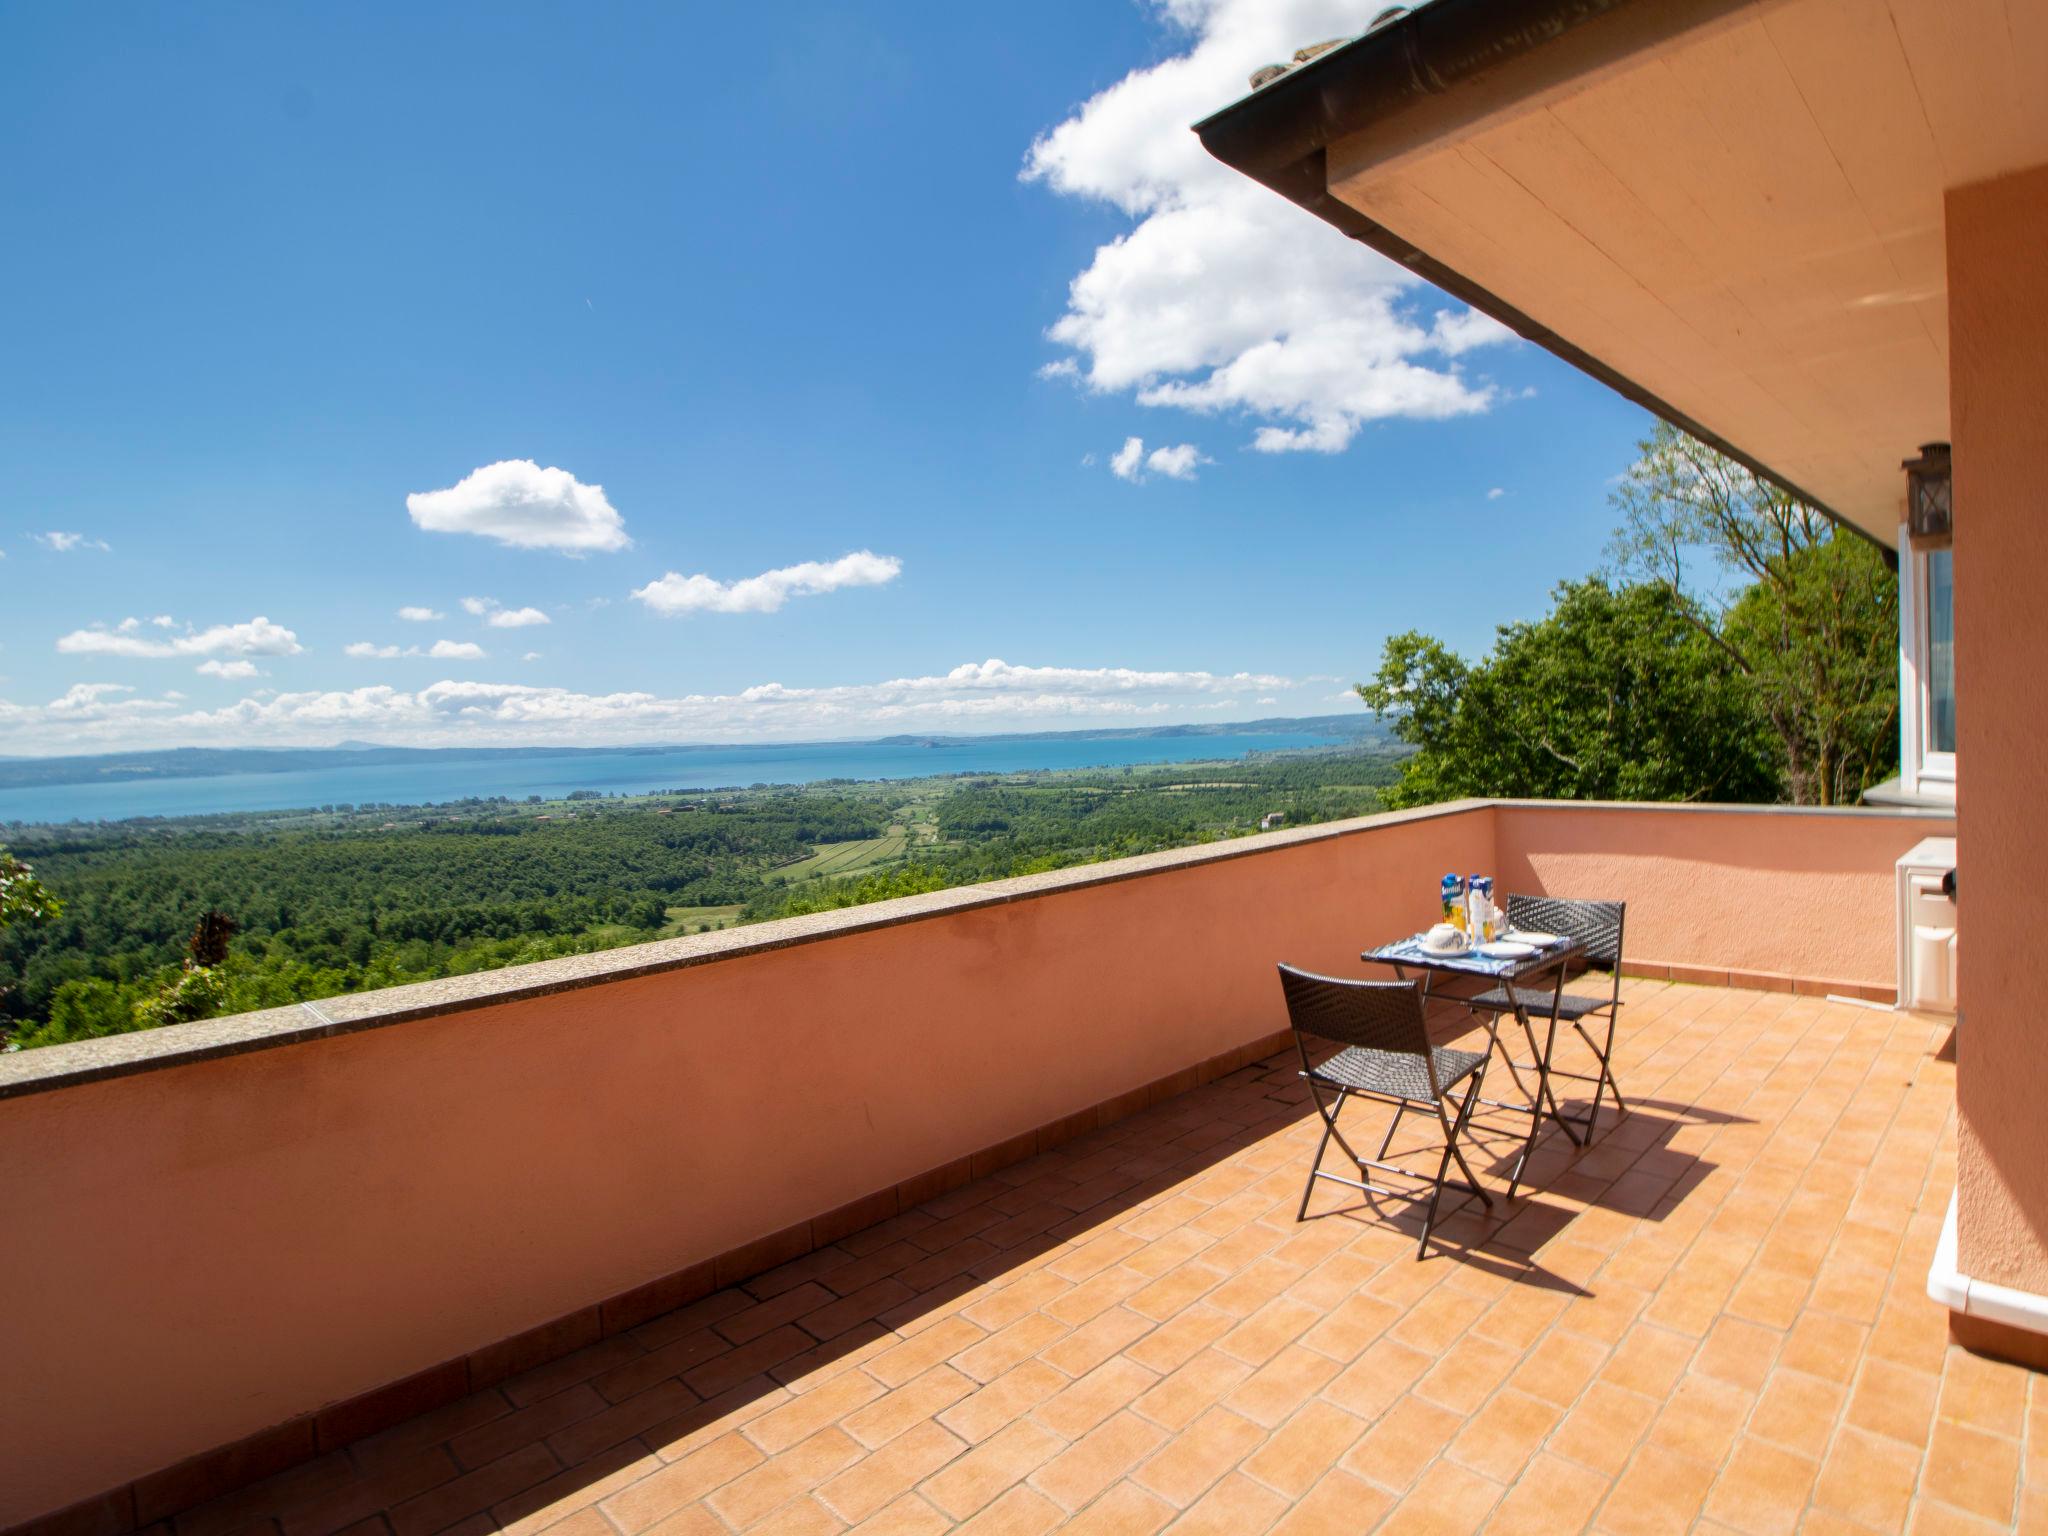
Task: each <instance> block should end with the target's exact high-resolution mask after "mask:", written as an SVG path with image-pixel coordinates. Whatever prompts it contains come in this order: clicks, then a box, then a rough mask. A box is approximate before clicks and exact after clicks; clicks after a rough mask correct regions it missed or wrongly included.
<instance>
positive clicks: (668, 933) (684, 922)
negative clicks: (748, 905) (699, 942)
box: [661, 903, 740, 939]
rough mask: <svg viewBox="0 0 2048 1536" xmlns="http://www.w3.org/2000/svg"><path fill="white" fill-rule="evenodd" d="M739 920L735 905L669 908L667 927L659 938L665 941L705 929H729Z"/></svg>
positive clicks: (736, 905) (738, 909)
mask: <svg viewBox="0 0 2048 1536" xmlns="http://www.w3.org/2000/svg"><path fill="white" fill-rule="evenodd" d="M739 920H740V906H739V905H738V904H737V903H735V904H734V905H732V906H729V907H670V908H669V909H668V926H666V927H665V928H663V929H662V930H661V936H662V937H663V938H665V939H666V938H674V937H675V936H676V935H678V934H684V933H697V932H699V931H701V930H703V929H706V928H730V927H731V926H732V925H733V924H734V923H736V922H738V921H739Z"/></svg>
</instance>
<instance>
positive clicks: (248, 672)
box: [192, 658, 263, 682]
mask: <svg viewBox="0 0 2048 1536" xmlns="http://www.w3.org/2000/svg"><path fill="white" fill-rule="evenodd" d="M192 670H193V671H195V672H197V673H198V674H199V675H200V676H201V677H218V678H220V679H222V680H223V681H228V682H234V681H239V680H240V679H242V678H248V677H261V676H263V673H262V671H261V670H259V669H258V667H257V665H256V663H255V662H253V661H245V660H240V659H238V660H235V661H221V660H219V659H218V658H216V659H215V660H213V661H202V662H201V663H199V665H198V666H196V667H194V668H193V669H192Z"/></svg>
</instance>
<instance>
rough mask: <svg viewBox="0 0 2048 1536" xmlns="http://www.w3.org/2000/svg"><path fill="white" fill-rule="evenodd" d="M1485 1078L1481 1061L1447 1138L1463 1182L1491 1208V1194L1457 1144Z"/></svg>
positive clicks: (1476, 1101)
mask: <svg viewBox="0 0 2048 1536" xmlns="http://www.w3.org/2000/svg"><path fill="white" fill-rule="evenodd" d="M1485 1080H1486V1063H1485V1062H1483V1061H1482V1062H1481V1063H1480V1064H1479V1070H1478V1071H1477V1072H1475V1073H1473V1075H1472V1081H1471V1083H1470V1084H1468V1085H1467V1087H1466V1089H1465V1098H1464V1101H1463V1102H1462V1103H1460V1104H1459V1105H1458V1118H1457V1122H1456V1124H1455V1125H1454V1126H1453V1127H1452V1128H1451V1130H1450V1133H1449V1140H1450V1145H1451V1153H1452V1155H1453V1156H1454V1157H1456V1158H1457V1160H1458V1167H1459V1168H1460V1169H1461V1170H1463V1172H1464V1175H1465V1182H1466V1183H1468V1184H1470V1185H1471V1186H1472V1192H1473V1193H1474V1194H1476V1195H1477V1196H1479V1199H1480V1202H1481V1203H1482V1204H1484V1205H1485V1206H1487V1207H1488V1208H1489V1209H1491V1208H1492V1206H1493V1196H1491V1195H1489V1194H1488V1193H1487V1192H1486V1187H1485V1186H1484V1185H1483V1184H1481V1183H1480V1182H1479V1176H1478V1175H1477V1174H1475V1173H1474V1172H1473V1171H1472V1165H1471V1164H1470V1163H1468V1162H1466V1161H1465V1153H1464V1149H1463V1148H1461V1147H1460V1146H1459V1145H1458V1142H1459V1140H1460V1139H1461V1138H1462V1137H1463V1136H1464V1134H1465V1128H1466V1127H1467V1126H1468V1125H1470V1124H1471V1121H1472V1106H1473V1105H1474V1104H1477V1103H1478V1102H1479V1088H1480V1085H1481V1084H1482V1083H1483V1082H1485ZM1438 1118H1439V1119H1441V1118H1442V1114H1441V1112H1439V1114H1438Z"/></svg>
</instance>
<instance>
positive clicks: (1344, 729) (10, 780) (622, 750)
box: [0, 714, 1383, 790]
mask: <svg viewBox="0 0 2048 1536" xmlns="http://www.w3.org/2000/svg"><path fill="white" fill-rule="evenodd" d="M1266 734H1307V735H1330V736H1339V737H1354V736H1355V737H1357V738H1359V739H1361V740H1379V739H1381V738H1382V736H1383V732H1382V730H1381V729H1380V728H1379V727H1378V725H1377V722H1376V721H1375V720H1374V719H1373V717H1372V716H1371V715H1364V714H1360V715H1307V716H1302V717H1300V718H1270V717H1269V718H1265V719H1259V720H1244V721H1229V722H1224V721H1216V722H1203V723H1201V724H1196V725H1160V726H1109V727H1099V728H1095V729H1089V730H1076V731H1014V732H1011V731H1004V732H992V733H989V734H986V735H954V734H951V733H946V732H930V733H926V732H918V733H914V734H903V735H894V736H863V737H844V738H834V739H830V740H822V741H751V742H750V741H729V742H673V743H671V742H649V743H633V744H628V745H621V746H600V747H570V746H560V747H555V746H521V747H390V746H382V745H379V744H377V743H373V742H343V743H341V744H340V745H338V746H333V747H164V748H159V749H155V750H151V751H147V752H102V753H94V754H90V755H83V754H82V755H77V756H56V757H4V756H0V790H10V789H22V788H26V787H28V786H30V785H58V784H108V783H117V782H122V781H138V780H165V779H195V778H213V777H218V776H221V775H224V774H238V773H302V772H305V771H306V770H308V769H316V768H330V767H343V766H346V767H356V768H359V767H367V766H375V765H382V764H389V763H410V762H426V761H438V762H465V761H467V762H494V761H498V762H502V761H507V760H519V759H529V758H570V757H649V756H668V755H672V754H678V753H718V752H755V753H777V752H785V751H812V750H825V749H832V748H857V747H941V748H958V747H976V746H984V745H1006V744H1017V745H1023V744H1026V743H1030V742H1080V741H1159V740H1177V739H1180V738H1183V737H1202V736H1256V735H1266Z"/></svg>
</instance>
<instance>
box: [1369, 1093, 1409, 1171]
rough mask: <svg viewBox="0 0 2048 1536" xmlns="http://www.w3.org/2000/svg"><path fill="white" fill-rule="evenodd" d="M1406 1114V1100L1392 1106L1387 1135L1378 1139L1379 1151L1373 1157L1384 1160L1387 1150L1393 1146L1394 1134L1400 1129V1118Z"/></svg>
mask: <svg viewBox="0 0 2048 1536" xmlns="http://www.w3.org/2000/svg"><path fill="white" fill-rule="evenodd" d="M1407 1112H1408V1101H1407V1100H1406V1099H1403V1100H1401V1101H1400V1102H1399V1103H1398V1104H1396V1105H1395V1106H1394V1118H1393V1119H1392V1120H1389V1121H1388V1122H1387V1134H1386V1135H1384V1136H1382V1137H1381V1138H1380V1149H1379V1151H1378V1152H1377V1153H1375V1154H1374V1156H1376V1157H1381V1158H1384V1157H1385V1156H1386V1155H1387V1148H1389V1147H1391V1146H1392V1145H1393V1144H1394V1132H1396V1131H1398V1130H1399V1129H1401V1117H1402V1116H1403V1115H1405V1114H1406V1113H1407Z"/></svg>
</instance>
